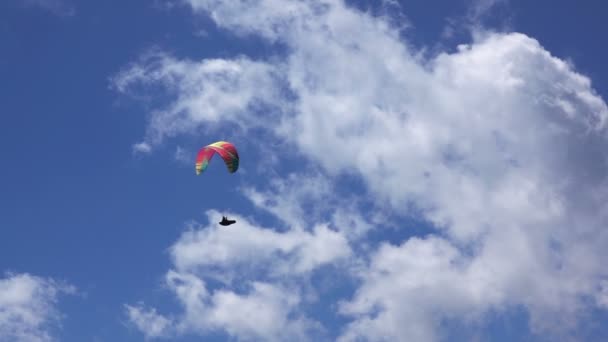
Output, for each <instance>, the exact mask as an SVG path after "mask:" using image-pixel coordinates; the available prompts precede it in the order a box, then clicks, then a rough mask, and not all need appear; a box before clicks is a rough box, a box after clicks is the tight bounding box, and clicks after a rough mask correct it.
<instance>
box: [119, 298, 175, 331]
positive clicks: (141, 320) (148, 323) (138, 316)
mask: <svg viewBox="0 0 608 342" xmlns="http://www.w3.org/2000/svg"><path fill="white" fill-rule="evenodd" d="M125 309H126V312H127V315H128V318H129V320H130V321H131V322H132V323H133V324H135V326H136V327H137V329H139V330H140V331H141V332H143V333H144V335H145V336H146V338H158V337H164V336H166V335H168V334H169V330H170V329H171V324H172V322H171V320H169V319H168V318H166V317H164V316H162V315H159V314H158V313H157V312H156V309H147V308H145V307H143V305H139V306H132V305H125Z"/></svg>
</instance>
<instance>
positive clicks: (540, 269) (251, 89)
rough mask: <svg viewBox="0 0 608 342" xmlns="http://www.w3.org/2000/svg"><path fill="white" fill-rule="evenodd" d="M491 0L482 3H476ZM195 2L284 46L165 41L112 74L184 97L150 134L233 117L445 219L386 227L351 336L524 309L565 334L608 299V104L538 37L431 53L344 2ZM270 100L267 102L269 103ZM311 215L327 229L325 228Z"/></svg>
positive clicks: (350, 302)
mask: <svg viewBox="0 0 608 342" xmlns="http://www.w3.org/2000/svg"><path fill="white" fill-rule="evenodd" d="M494 3H495V2H494V1H492V2H479V3H478V9H476V10H475V13H478V14H477V15H479V14H480V13H483V11H486V10H487V9H488V8H490V7H491V6H492V5H493V4H494ZM189 4H190V5H191V7H192V8H193V10H194V11H195V12H197V13H198V12H201V13H204V14H205V15H210V17H211V18H213V20H215V22H216V24H217V25H218V26H220V27H223V28H224V29H227V30H231V31H233V32H235V33H237V34H240V35H244V36H247V35H257V36H259V37H262V38H264V39H267V40H268V41H271V42H280V43H282V44H284V45H285V46H286V47H287V55H286V57H284V58H280V57H276V58H275V59H273V60H272V61H259V60H257V61H252V60H250V59H248V58H246V57H240V58H236V59H225V60H202V61H188V60H178V59H176V58H173V57H170V56H168V55H166V54H159V55H158V56H157V57H156V58H155V59H154V60H152V61H143V62H142V63H140V64H136V65H135V66H133V67H132V68H130V69H127V70H125V71H124V72H123V73H121V74H120V75H119V76H118V77H117V78H116V80H115V82H116V83H115V84H116V87H117V89H119V90H124V89H130V87H137V86H138V85H144V86H146V85H150V84H162V85H163V86H166V87H167V88H168V89H169V90H170V91H171V92H173V93H174V94H176V96H175V101H174V102H173V103H171V104H170V105H169V106H167V107H164V108H159V109H158V111H156V112H154V113H153V120H152V123H151V125H150V126H149V131H148V135H147V136H146V137H145V138H144V142H145V143H149V144H150V145H151V146H154V145H155V144H160V143H162V142H163V141H165V139H166V138H168V137H173V136H177V135H179V134H184V133H190V132H193V131H196V130H197V129H200V128H201V127H202V126H204V125H207V127H208V125H210V124H213V123H218V122H226V121H230V122H234V123H238V124H240V125H242V126H243V128H244V129H251V128H252V127H255V128H259V129H263V130H265V131H267V132H269V133H270V134H273V135H275V136H276V137H279V138H280V139H282V140H284V141H287V142H288V143H289V144H290V146H292V147H294V148H296V149H297V150H298V151H299V153H301V154H302V155H303V156H305V157H306V158H307V160H308V162H309V163H311V164H313V165H315V166H317V167H319V168H320V169H321V170H322V172H323V175H324V176H326V177H327V178H328V179H330V180H335V179H336V177H338V176H339V175H341V174H344V173H348V174H353V173H354V174H356V175H357V176H358V177H361V179H363V181H364V184H365V186H366V189H367V190H368V191H369V192H370V193H371V194H373V195H374V200H375V201H377V202H379V203H383V204H385V206H388V207H390V208H391V209H392V210H393V211H394V212H395V213H397V214H398V215H403V216H407V215H420V216H421V218H423V219H425V220H427V221H428V222H430V223H431V224H432V225H434V226H435V228H437V229H440V230H442V232H443V234H442V236H441V237H439V236H431V237H428V238H425V239H421V238H413V239H411V240H408V241H406V242H404V243H402V244H399V245H397V246H395V245H393V244H391V243H390V242H389V241H387V242H386V243H384V244H381V247H380V248H379V249H377V250H371V252H369V254H366V255H365V258H364V259H365V260H369V262H367V263H366V265H365V266H364V267H363V268H361V267H360V265H357V267H354V268H353V269H352V274H353V275H355V276H357V277H359V278H360V280H361V284H360V287H359V289H358V290H357V291H356V293H355V295H354V296H353V297H352V298H345V299H343V301H342V305H341V314H343V315H345V316H346V317H349V318H350V319H351V322H350V324H348V325H347V326H346V327H344V330H343V334H342V336H341V338H342V339H343V340H356V339H357V338H360V337H367V338H369V339H370V340H376V339H380V336H383V337H385V338H389V339H391V338H392V339H397V338H402V339H403V338H408V339H415V340H418V341H436V340H437V339H438V336H439V335H438V334H439V333H440V332H438V330H440V329H441V327H440V322H442V321H443V320H444V319H448V318H453V317H460V315H462V314H464V313H469V312H471V313H473V314H476V315H482V316H483V315H484V314H485V313H487V312H490V311H494V310H497V311H498V312H504V311H505V310H507V309H508V308H509V307H513V306H521V307H524V308H526V310H527V312H528V313H529V315H530V317H531V318H530V319H531V327H532V329H533V330H534V331H535V332H539V331H542V332H553V333H556V334H561V333H564V329H566V330H567V329H575V324H576V318H577V313H580V312H581V311H585V310H589V309H590V308H591V307H592V305H594V304H592V303H591V302H593V301H588V300H586V298H597V300H596V302H597V303H598V305H599V306H600V307H601V303H603V302H604V299H605V291H604V290H602V289H603V287H602V285H601V284H605V281H606V279H608V272H607V271H606V270H605V267H603V265H602V260H607V258H608V252H607V251H606V249H605V248H604V246H605V245H606V243H608V233H606V231H605V229H604V227H605V226H606V224H608V216H606V215H605V214H604V212H605V211H606V205H605V203H606V199H607V198H608V187H607V184H608V178H606V175H607V174H608V172H607V171H608V170H607V166H606V165H608V163H607V161H608V160H607V158H608V156H607V155H606V153H605V152H604V150H605V148H604V146H606V143H607V141H606V119H607V118H608V107H607V106H606V103H605V102H604V100H603V99H602V98H601V97H600V96H599V95H598V94H597V93H596V92H595V91H594V90H593V88H592V87H591V82H590V80H589V79H588V78H587V77H585V76H583V75H581V74H579V73H577V72H576V70H574V68H573V67H572V66H571V65H569V64H568V63H566V62H564V61H562V60H560V59H557V58H555V57H554V56H552V55H551V54H550V53H549V52H548V51H546V50H545V49H544V48H543V47H542V46H541V45H540V44H539V42H537V41H536V40H534V39H533V38H531V37H528V36H526V35H523V34H519V33H505V34H500V33H491V32H485V31H483V30H480V31H479V32H478V34H477V35H476V36H475V37H474V41H473V42H472V43H471V44H469V45H461V46H460V47H459V49H458V51H456V52H454V53H441V54H439V55H437V56H436V57H433V58H432V59H430V60H421V59H420V57H419V55H418V54H417V52H416V51H411V50H410V48H408V45H407V42H404V41H402V40H401V38H400V36H399V34H398V32H396V31H395V29H394V28H393V27H392V26H391V25H390V24H389V23H387V22H386V21H385V20H384V19H382V18H378V17H372V16H370V15H368V14H366V13H363V12H360V11H357V10H355V9H353V8H351V7H348V6H346V5H344V3H343V2H342V1H330V0H323V1H289V0H284V1H280V0H262V1H257V2H242V1H236V0H234V1H232V0H226V1H221V2H218V1H212V0H191V1H189ZM260 104H263V105H264V106H266V107H264V108H270V110H268V111H260V110H257V109H259V107H257V106H259V105H260ZM268 113H271V115H272V117H271V119H268V118H269V117H268ZM269 120H270V122H272V123H273V124H271V125H269V124H268V122H269ZM290 184H291V186H296V185H295V184H296V183H290ZM266 190H268V189H266ZM266 190H264V191H257V192H256V191H252V192H249V193H248V194H247V195H248V196H249V198H251V199H252V200H254V202H255V201H256V200H257V202H256V203H257V205H258V206H260V207H265V208H266V209H267V210H269V211H270V212H274V213H276V214H277V215H280V216H283V217H289V218H292V219H293V220H294V221H296V222H302V221H303V220H301V219H299V218H298V216H301V215H303V214H302V213H301V212H298V210H297V207H295V209H294V207H292V206H291V205H289V203H297V201H296V200H293V201H291V200H290V198H291V199H295V198H297V192H295V188H294V192H293V194H294V195H293V196H286V197H285V198H286V200H288V201H289V203H284V204H276V205H274V204H267V203H266V201H265V199H264V198H265V197H264V193H267V192H265V191H266ZM269 191H270V192H271V193H272V191H274V190H273V189H270V190H269ZM286 193H289V191H287V192H286ZM304 193H305V192H304ZM305 196H314V194H307V195H305ZM409 208H415V209H416V210H410V209H409ZM366 224H369V223H368V222H366ZM297 226H299V227H301V229H304V230H307V231H308V232H307V233H306V234H311V235H312V236H315V235H317V234H318V232H315V231H314V230H313V228H314V227H318V226H316V225H314V224H308V225H301V224H300V225H297ZM208 229H210V231H211V232H213V230H212V229H213V228H208ZM251 229H252V232H256V233H259V234H252V236H251V238H252V239H253V240H252V241H257V240H255V239H256V237H254V236H258V235H259V236H265V235H268V234H270V233H267V232H264V233H262V232H260V231H257V230H253V229H258V228H251ZM366 229H367V228H366ZM311 231H312V232H311ZM244 233H246V232H244ZM200 234H201V235H202V236H207V235H206V234H210V233H208V232H206V233H200ZM218 234H220V233H218ZM221 234H228V233H221ZM221 234H220V235H218V236H217V238H219V237H220V236H221ZM285 234H303V233H302V232H298V233H296V232H290V233H285ZM247 236H250V235H249V234H247ZM344 236H349V235H348V234H344ZM258 238H260V237H258ZM277 241H281V240H277ZM304 241H306V239H304ZM349 241H350V243H355V241H356V239H351V240H349ZM356 243H358V242H356ZM178 245H179V244H178ZM222 245H223V244H220V245H219V246H222ZM275 247H276V248H280V247H277V246H275ZM197 250H199V249H197ZM234 250H239V249H238V248H234ZM240 250H242V249H240ZM265 250H266V249H261V250H254V251H252V252H251V254H248V255H249V256H250V257H252V258H256V257H260V256H262V255H264V253H262V251H265ZM271 250H272V248H271ZM368 251H369V250H362V253H368ZM217 255H223V256H228V255H230V254H228V253H227V251H225V250H224V251H221V253H219V252H218V254H217ZM295 255H297V253H296V254H295ZM191 260H208V259H205V258H203V256H201V255H199V256H196V255H194V256H192V259H191ZM289 260H292V261H294V262H295V260H299V259H298V258H297V257H295V256H294V258H292V259H289ZM216 261H217V264H219V265H221V262H220V261H221V260H216ZM193 262H194V261H193ZM200 262H202V261H199V263H200ZM195 264H196V263H195ZM209 267H211V265H209ZM197 279H198V280H197V281H201V280H200V279H199V278H197ZM195 280H196V279H195ZM268 285H269V286H271V288H272V289H276V287H275V286H277V285H276V284H273V285H271V284H268ZM200 289H201V291H202V289H205V291H206V287H204V286H202V287H200ZM251 291H252V292H251V293H254V294H255V293H256V292H255V291H256V290H251ZM176 293H178V294H180V293H181V294H180V295H179V296H180V298H182V297H181V296H183V295H184V294H186V293H190V294H191V292H190V290H188V291H186V290H184V291H182V292H179V291H176ZM265 293H266V294H269V295H270V294H271V293H274V294H276V295H277V296H278V297H277V298H279V299H277V300H280V298H283V297H281V296H282V292H281V291H278V292H273V291H268V292H265ZM425 293H427V295H424V294H425ZM206 296H207V295H206ZM197 298H198V297H197ZM200 298H208V297H205V296H203V297H200ZM247 298H248V297H247ZM281 300H282V299H281ZM296 302H297V301H296ZM201 305H202V304H201ZM288 307H289V308H293V309H294V310H297V309H295V308H296V307H297V304H293V306H288ZM412 307H415V308H416V310H410V309H409V308H412ZM188 312H196V311H195V310H192V311H188ZM199 316H200V317H202V314H201V315H199ZM402 322H412V324H402ZM567 322H574V324H565V323H567ZM226 329H228V328H226ZM380 332H381V333H382V335H380Z"/></svg>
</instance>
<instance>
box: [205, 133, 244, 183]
mask: <svg viewBox="0 0 608 342" xmlns="http://www.w3.org/2000/svg"><path fill="white" fill-rule="evenodd" d="M216 153H217V154H219V155H220V157H222V159H223V160H224V163H226V167H227V168H228V172H230V173H235V172H236V170H238V168H239V154H238V152H237V151H236V147H234V145H233V144H231V143H229V142H227V141H218V142H214V143H213V144H209V145H207V146H205V147H203V148H201V149H200V151H198V155H197V156H196V174H197V175H200V174H201V173H203V172H204V171H205V169H207V166H208V165H209V161H210V160H211V158H212V157H213V156H214V155H215V154H216Z"/></svg>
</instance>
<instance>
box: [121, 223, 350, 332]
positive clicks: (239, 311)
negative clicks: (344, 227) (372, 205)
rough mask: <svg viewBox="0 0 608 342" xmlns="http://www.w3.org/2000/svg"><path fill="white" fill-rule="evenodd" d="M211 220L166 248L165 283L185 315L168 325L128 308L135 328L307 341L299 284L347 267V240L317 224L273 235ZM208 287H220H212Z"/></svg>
mask: <svg viewBox="0 0 608 342" xmlns="http://www.w3.org/2000/svg"><path fill="white" fill-rule="evenodd" d="M208 216H209V222H211V223H210V224H209V225H208V226H206V227H198V228H197V229H191V230H189V231H187V232H185V233H184V234H183V235H182V237H181V238H180V239H179V240H178V241H177V242H176V243H175V244H174V245H173V246H172V247H171V256H172V260H173V264H174V269H173V270H170V271H169V272H168V273H167V276H166V284H167V287H168V289H170V290H171V291H172V292H173V293H174V294H175V296H176V297H177V299H178V300H179V302H180V303H181V304H182V306H183V309H184V311H183V314H182V315H180V316H176V317H175V318H174V319H170V318H167V317H165V316H162V315H160V314H158V313H157V312H156V311H155V309H146V308H144V306H143V305H140V306H137V307H134V306H130V305H127V309H128V311H129V312H128V313H129V317H130V319H131V321H132V322H133V323H134V325H135V326H136V327H137V328H138V329H140V330H141V331H142V332H143V333H144V334H145V335H146V336H148V337H167V336H174V334H181V333H188V332H195V333H200V334H205V333H209V332H210V331H213V330H216V329H221V330H223V331H225V332H226V333H228V334H230V335H231V336H234V337H237V338H238V339H240V340H250V339H251V340H260V339H262V340H269V341H281V340H305V339H306V336H308V335H307V333H308V332H310V331H313V332H314V331H318V330H319V329H320V328H319V327H317V324H316V323H315V322H314V321H312V320H310V319H308V318H306V317H305V316H304V315H303V314H302V313H300V312H299V310H298V307H297V306H298V304H299V303H300V302H301V300H302V298H301V295H300V291H302V289H301V285H298V283H299V282H305V281H304V280H305V279H306V278H307V277H308V275H309V274H310V273H311V272H313V271H315V270H316V269H319V268H320V267H323V266H326V265H332V264H335V263H339V262H345V261H346V259H347V258H348V257H349V256H350V255H351V250H350V247H349V245H348V242H347V241H346V238H345V237H344V236H342V235H341V234H340V233H338V232H335V231H332V230H330V229H328V228H327V227H326V226H322V225H320V226H316V227H315V228H314V229H313V230H312V231H311V232H307V231H304V230H301V229H292V230H288V231H285V232H277V231H274V230H271V229H267V228H260V227H257V226H255V225H253V224H251V223H250V222H248V221H247V219H245V218H243V217H239V216H235V215H231V217H235V218H236V220H237V221H238V224H237V225H234V226H230V227H220V226H218V225H217V224H215V222H216V221H219V216H220V214H219V213H217V212H214V211H211V212H208ZM298 279H299V280H298ZM294 280H297V281H294ZM209 281H215V282H218V281H219V282H220V283H221V286H220V287H219V288H215V289H214V288H212V289H210V288H209V286H208V285H207V282H209ZM172 334H173V335H172Z"/></svg>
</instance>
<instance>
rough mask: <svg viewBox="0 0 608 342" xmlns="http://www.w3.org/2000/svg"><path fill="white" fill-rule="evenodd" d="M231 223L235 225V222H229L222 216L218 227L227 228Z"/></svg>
mask: <svg viewBox="0 0 608 342" xmlns="http://www.w3.org/2000/svg"><path fill="white" fill-rule="evenodd" d="M233 223H236V220H229V219H228V218H227V217H226V216H222V220H221V221H220V225H222V226H229V225H231V224H233Z"/></svg>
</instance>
